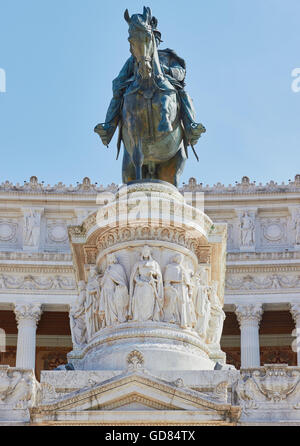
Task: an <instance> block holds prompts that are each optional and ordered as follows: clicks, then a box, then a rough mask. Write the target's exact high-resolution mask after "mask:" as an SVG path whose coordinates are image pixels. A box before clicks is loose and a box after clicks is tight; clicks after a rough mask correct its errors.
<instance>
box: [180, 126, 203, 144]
mask: <svg viewBox="0 0 300 446" xmlns="http://www.w3.org/2000/svg"><path fill="white" fill-rule="evenodd" d="M184 127H185V134H186V137H187V140H188V144H189V145H192V146H195V145H196V144H197V142H198V140H199V138H200V136H201V134H202V133H205V132H206V128H205V127H204V126H203V125H202V124H200V123H197V122H194V121H190V122H185V125H184Z"/></svg>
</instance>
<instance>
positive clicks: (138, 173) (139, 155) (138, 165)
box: [132, 141, 144, 180]
mask: <svg viewBox="0 0 300 446" xmlns="http://www.w3.org/2000/svg"><path fill="white" fill-rule="evenodd" d="M132 161H133V164H134V166H135V179H136V180H141V179H142V178H143V174H142V167H143V161H144V154H143V151H142V143H141V141H138V143H137V144H136V146H135V148H134V150H133V154H132Z"/></svg>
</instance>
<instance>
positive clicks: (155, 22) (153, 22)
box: [151, 17, 158, 29]
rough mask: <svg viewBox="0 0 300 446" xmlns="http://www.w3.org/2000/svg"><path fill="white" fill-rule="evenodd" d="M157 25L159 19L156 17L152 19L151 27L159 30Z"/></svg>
mask: <svg viewBox="0 0 300 446" xmlns="http://www.w3.org/2000/svg"><path fill="white" fill-rule="evenodd" d="M157 24H158V20H157V18H156V17H152V19H151V26H152V28H153V29H156V28H157Z"/></svg>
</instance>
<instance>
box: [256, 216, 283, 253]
mask: <svg viewBox="0 0 300 446" xmlns="http://www.w3.org/2000/svg"><path fill="white" fill-rule="evenodd" d="M259 230H260V245H261V247H265V248H271V247H273V246H277V247H279V246H280V247H284V246H288V245H289V241H288V218H287V217H277V218H276V217H275V218H261V219H260V220H259Z"/></svg>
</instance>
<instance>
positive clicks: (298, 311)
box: [290, 303, 300, 324]
mask: <svg viewBox="0 0 300 446" xmlns="http://www.w3.org/2000/svg"><path fill="white" fill-rule="evenodd" d="M290 312H291V315H292V316H293V319H294V321H295V323H296V324H297V322H300V303H291V304H290Z"/></svg>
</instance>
